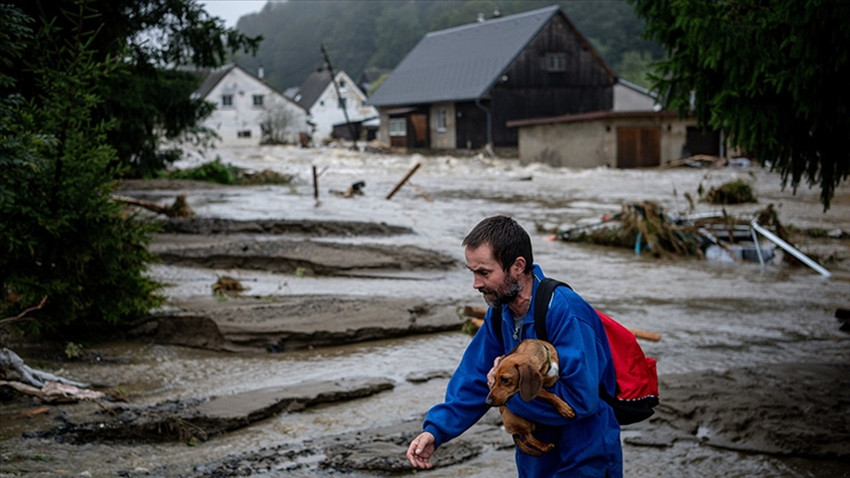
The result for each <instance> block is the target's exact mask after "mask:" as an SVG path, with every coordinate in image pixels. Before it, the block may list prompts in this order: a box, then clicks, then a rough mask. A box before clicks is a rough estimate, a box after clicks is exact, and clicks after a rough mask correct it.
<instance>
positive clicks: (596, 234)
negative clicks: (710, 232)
mask: <svg viewBox="0 0 850 478" xmlns="http://www.w3.org/2000/svg"><path fill="white" fill-rule="evenodd" d="M558 237H559V238H560V239H561V240H564V241H571V242H589V243H592V244H599V245H605V246H614V247H627V248H634V250H635V252H636V253H640V252H641V251H643V250H647V251H649V252H650V253H652V254H653V255H654V256H656V257H658V256H669V255H682V256H698V257H701V256H702V255H703V251H702V248H701V246H702V243H703V241H702V239H701V237H700V235H699V233H698V228H697V226H696V225H695V224H692V223H686V222H681V221H675V220H673V219H671V218H669V217H668V216H667V215H666V214H665V213H664V210H663V209H662V208H661V207H660V206H659V205H658V204H656V203H654V202H652V201H643V202H627V203H624V204H623V208H622V211H621V212H620V213H619V214H616V215H614V216H612V217H609V218H604V219H603V220H602V221H601V222H599V223H596V224H591V225H588V226H579V227H574V228H571V229H567V230H565V231H560V232H559V233H558Z"/></svg>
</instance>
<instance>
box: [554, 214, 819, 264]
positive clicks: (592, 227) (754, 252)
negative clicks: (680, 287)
mask: <svg viewBox="0 0 850 478" xmlns="http://www.w3.org/2000/svg"><path fill="white" fill-rule="evenodd" d="M771 229H772V230H771ZM757 234H759V235H761V236H763V237H764V238H766V239H768V241H769V244H767V245H762V243H761V241H759V239H758V236H757ZM790 235H791V234H790V232H789V231H788V229H787V228H785V227H784V226H783V225H782V224H781V223H780V221H779V217H778V214H777V212H776V209H775V208H774V207H773V204H769V205H768V206H767V207H765V208H764V209H761V210H759V211H757V212H755V213H742V214H729V213H728V212H727V211H726V210H725V209H724V210H722V211H718V212H709V213H702V214H690V215H674V214H668V213H666V212H665V211H664V210H663V209H662V208H661V207H660V206H659V205H658V204H657V203H655V202H652V201H643V202H625V203H623V206H622V210H621V212H620V213H618V214H615V215H613V216H606V217H603V218H602V220H601V221H599V222H597V223H594V224H589V225H582V226H576V227H573V228H569V229H566V230H560V231H558V232H557V233H556V237H557V238H559V239H561V240H563V241H567V242H588V243H592V244H598V245H606V246H614V247H625V248H630V249H633V250H634V251H635V254H638V255H640V254H641V253H643V252H647V253H649V254H651V255H653V256H655V257H664V258H674V257H696V258H707V259H713V260H721V261H726V262H742V261H758V262H759V263H760V264H761V265H762V266H764V265H765V264H766V263H768V262H770V261H771V260H772V259H774V257H775V254H774V249H775V248H774V247H773V246H772V245H771V244H773V245H775V246H778V247H780V248H781V249H783V250H784V251H785V252H786V253H787V254H785V255H783V256H782V260H783V261H784V262H786V263H788V264H792V265H793V264H805V265H807V266H809V267H811V268H812V269H814V270H816V271H817V272H818V273H820V274H821V275H824V276H829V275H830V274H829V272H828V271H827V270H826V269H824V268H823V267H821V266H820V265H818V264H817V263H816V262H815V261H814V260H812V259H810V258H809V257H807V256H806V255H805V254H803V253H802V252H800V251H799V250H798V249H796V248H795V247H794V246H793V245H792V244H791V243H790V240H789V238H790Z"/></svg>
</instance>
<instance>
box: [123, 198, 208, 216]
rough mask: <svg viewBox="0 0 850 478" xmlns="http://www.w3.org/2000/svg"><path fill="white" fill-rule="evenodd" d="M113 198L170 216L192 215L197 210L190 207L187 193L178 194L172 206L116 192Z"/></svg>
mask: <svg viewBox="0 0 850 478" xmlns="http://www.w3.org/2000/svg"><path fill="white" fill-rule="evenodd" d="M112 199H114V200H116V201H120V202H123V203H125V204H130V205H133V206H139V207H143V208H145V209H147V210H149V211H153V212H155V213H157V214H165V215H166V216H168V217H192V216H194V215H195V212H194V211H192V208H190V207H189V204H188V203H187V202H186V195H185V194H181V195H179V196H177V198H176V199H174V204H172V205H171V206H163V205H161V204H157V203H155V202H151V201H143V200H141V199H136V198H131V197H128V196H119V195H115V194H113V195H112Z"/></svg>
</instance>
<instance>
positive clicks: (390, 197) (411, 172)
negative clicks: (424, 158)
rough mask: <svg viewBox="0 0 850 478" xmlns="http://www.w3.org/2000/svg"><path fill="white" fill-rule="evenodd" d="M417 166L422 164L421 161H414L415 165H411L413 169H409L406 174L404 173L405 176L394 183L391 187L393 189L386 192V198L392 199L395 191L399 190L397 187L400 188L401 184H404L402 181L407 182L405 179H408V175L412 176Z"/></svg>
mask: <svg viewBox="0 0 850 478" xmlns="http://www.w3.org/2000/svg"><path fill="white" fill-rule="evenodd" d="M419 166H422V163H416V165H415V166H413V169H411V170H410V171H409V172H408V173H407V175H405V176H404V177H403V178H402V179H401V181H399V182H398V184H396V186H395V187H394V188H393V190H392V191H390V193H389V194H387V199H392V197H393V196H394V195H395V193H397V192H398V190H399V189H401V187H402V186H404V183H406V182H407V180H408V179H410V177H411V176H413V173H415V172H416V170H417V169H419Z"/></svg>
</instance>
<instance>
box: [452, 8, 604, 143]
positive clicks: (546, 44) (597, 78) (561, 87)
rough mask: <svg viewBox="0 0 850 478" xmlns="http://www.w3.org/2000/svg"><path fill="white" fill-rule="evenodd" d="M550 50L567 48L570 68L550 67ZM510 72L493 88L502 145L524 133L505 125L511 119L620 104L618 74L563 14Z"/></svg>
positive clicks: (496, 133)
mask: <svg viewBox="0 0 850 478" xmlns="http://www.w3.org/2000/svg"><path fill="white" fill-rule="evenodd" d="M547 53H565V56H566V65H565V66H566V67H565V69H564V71H562V72H550V71H547V65H546V61H547V57H546V55H547ZM505 77H506V78H505ZM505 77H503V78H502V81H500V82H499V83H497V85H496V86H495V87H494V88H493V90H492V91H491V93H492V95H491V101H490V103H489V107H490V108H491V109H492V111H493V139H494V143H495V145H496V146H508V145H516V144H517V134H518V132H517V131H516V129H515V128H508V127H507V126H505V124H506V123H507V122H508V121H511V120H516V119H529V118H540V117H550V116H561V115H567V114H576V113H584V112H588V111H610V110H611V109H612V108H613V107H614V78H613V77H611V75H610V74H609V72H608V70H606V69H605V68H604V67H603V66H602V65H601V64H600V63H599V61H598V60H597V59H596V57H595V56H593V54H592V53H591V52H590V51H589V50H588V49H587V48H585V46H584V43H582V41H581V39H580V38H579V37H578V36H577V35H576V33H575V32H574V30H573V29H572V27H570V25H569V24H568V23H567V22H566V20H564V18H563V17H561V16H560V15H558V16H555V17H554V18H553V20H552V21H551V22H549V24H548V25H547V26H546V27H544V28H543V30H541V32H540V33H539V34H538V35H537V37H536V38H535V39H534V40H532V41H531V43H529V45H528V47H526V49H525V50H524V51H523V52H522V53H521V54H520V55H519V57H517V59H516V61H514V63H513V64H512V65H511V67H510V68H509V69H508V71H507V72H506V73H505ZM459 146H460V145H459Z"/></svg>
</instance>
